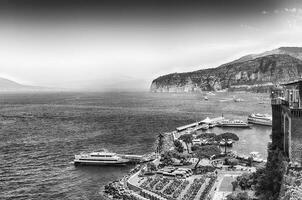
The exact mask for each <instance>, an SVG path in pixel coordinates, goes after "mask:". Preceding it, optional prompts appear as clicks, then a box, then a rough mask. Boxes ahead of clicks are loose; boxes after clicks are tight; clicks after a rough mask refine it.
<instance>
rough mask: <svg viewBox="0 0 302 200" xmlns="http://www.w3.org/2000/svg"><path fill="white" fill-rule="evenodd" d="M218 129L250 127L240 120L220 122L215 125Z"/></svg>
mask: <svg viewBox="0 0 302 200" xmlns="http://www.w3.org/2000/svg"><path fill="white" fill-rule="evenodd" d="M217 126H219V127H238V128H250V126H249V125H248V124H247V123H245V122H243V121H242V120H222V121H220V122H218V123H217Z"/></svg>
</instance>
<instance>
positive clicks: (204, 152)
mask: <svg viewBox="0 0 302 200" xmlns="http://www.w3.org/2000/svg"><path fill="white" fill-rule="evenodd" d="M220 152H221V151H220V149H219V148H218V147H217V146H216V145H207V146H201V147H200V148H199V149H197V151H196V153H195V156H196V157H197V158H198V162H197V163H196V165H195V167H194V168H195V169H196V168H197V166H198V164H199V162H200V161H201V159H203V158H208V159H210V158H211V157H212V156H213V155H217V154H220Z"/></svg>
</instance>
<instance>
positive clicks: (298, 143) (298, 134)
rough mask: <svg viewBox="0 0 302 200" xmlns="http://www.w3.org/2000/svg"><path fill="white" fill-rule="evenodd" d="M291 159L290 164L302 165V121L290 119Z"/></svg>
mask: <svg viewBox="0 0 302 200" xmlns="http://www.w3.org/2000/svg"><path fill="white" fill-rule="evenodd" d="M291 121H292V124H291V129H292V130H291V158H290V160H291V161H292V162H298V163H302V119H301V118H292V119H291Z"/></svg>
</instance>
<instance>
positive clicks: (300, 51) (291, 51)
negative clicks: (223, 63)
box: [231, 47, 302, 63]
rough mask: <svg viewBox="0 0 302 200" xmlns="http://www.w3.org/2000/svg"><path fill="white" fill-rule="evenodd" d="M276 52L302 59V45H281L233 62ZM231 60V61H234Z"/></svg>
mask: <svg viewBox="0 0 302 200" xmlns="http://www.w3.org/2000/svg"><path fill="white" fill-rule="evenodd" d="M274 54H285V55H290V56H292V57H294V58H298V59H300V60H302V47H280V48H278V49H274V50H271V51H266V52H263V53H260V54H250V55H247V56H243V57H241V58H239V59H238V60H235V61H233V62H243V61H249V60H252V59H255V58H260V57H263V56H269V55H274ZM233 62H231V63H233Z"/></svg>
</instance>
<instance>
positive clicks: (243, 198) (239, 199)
mask: <svg viewBox="0 0 302 200" xmlns="http://www.w3.org/2000/svg"><path fill="white" fill-rule="evenodd" d="M226 200H252V198H250V197H249V195H248V193H247V192H239V193H235V194H230V195H228V196H227V199H226Z"/></svg>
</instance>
